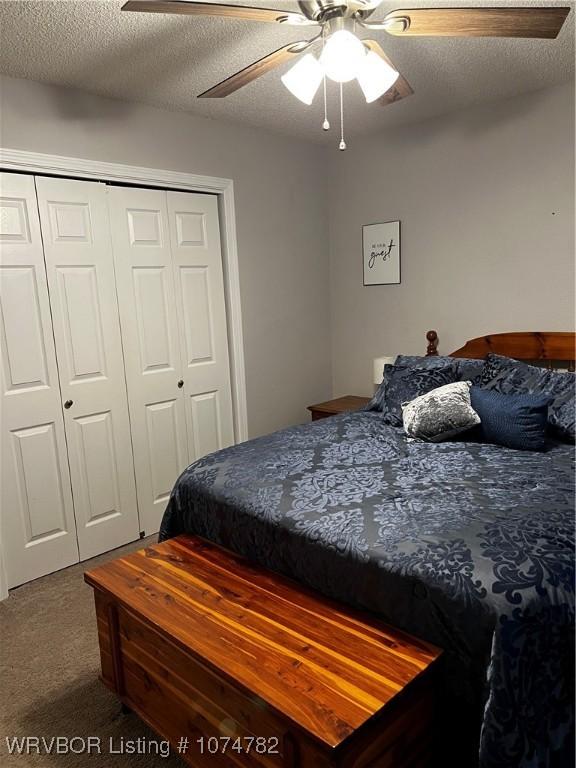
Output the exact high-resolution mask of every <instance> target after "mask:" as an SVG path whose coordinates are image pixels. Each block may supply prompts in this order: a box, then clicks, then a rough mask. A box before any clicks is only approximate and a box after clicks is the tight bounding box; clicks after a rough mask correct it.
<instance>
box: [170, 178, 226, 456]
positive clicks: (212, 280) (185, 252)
mask: <svg viewBox="0 0 576 768" xmlns="http://www.w3.org/2000/svg"><path fill="white" fill-rule="evenodd" d="M167 198H168V216H169V219H170V237H171V242H172V254H173V264H174V280H175V285H176V309H177V313H178V319H179V330H180V345H181V349H182V356H183V379H184V393H185V397H186V420H187V426H188V449H189V459H190V461H194V460H196V459H199V458H200V457H202V456H204V455H206V454H207V453H211V452H212V451H215V450H218V449H219V448H224V447H226V446H228V445H231V444H232V443H233V442H234V427H233V416H232V396H231V388H230V363H229V354H228V332H227V327H226V304H225V297H224V275H223V269H222V257H221V250H220V225H219V220H218V202H217V198H216V197H215V196H214V195H202V194H191V193H184V192H168V193H167Z"/></svg>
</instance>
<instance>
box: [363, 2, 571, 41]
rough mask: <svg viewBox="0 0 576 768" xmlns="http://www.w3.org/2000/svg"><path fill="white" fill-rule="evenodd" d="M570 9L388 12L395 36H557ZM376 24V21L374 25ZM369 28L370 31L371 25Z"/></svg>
mask: <svg viewBox="0 0 576 768" xmlns="http://www.w3.org/2000/svg"><path fill="white" fill-rule="evenodd" d="M569 13H570V8H560V7H558V6H556V7H550V6H548V7H547V8H546V7H545V8H533V7H529V8H415V9H411V10H407V11H403V10H399V11H392V13H389V14H388V15H387V16H386V17H385V19H384V20H383V23H384V24H385V25H386V26H385V29H386V31H387V32H389V33H390V34H392V35H400V36H402V37H406V36H426V35H429V36H432V37H540V38H551V39H552V38H555V37H557V35H558V33H559V32H560V29H561V28H562V24H563V23H564V21H565V19H566V16H568V14H569ZM375 23H377V22H375ZM366 26H367V27H368V28H370V23H369V22H367V23H366Z"/></svg>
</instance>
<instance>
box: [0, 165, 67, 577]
mask: <svg viewBox="0 0 576 768" xmlns="http://www.w3.org/2000/svg"><path fill="white" fill-rule="evenodd" d="M0 301H1V308H2V313H1V325H2V328H1V332H2V335H1V342H2V395H3V396H2V419H1V426H2V455H1V459H2V478H1V481H2V508H1V520H0V522H1V523H2V526H1V530H0V537H1V538H0V540H1V542H2V548H3V555H4V566H5V569H6V574H7V577H8V586H10V587H13V586H16V585H18V584H22V583H23V582H25V581H29V580H30V579H35V578H37V577H38V576H42V575H43V574H45V573H49V572H50V571H55V570H57V569H58V568H64V567H65V566H67V565H70V564H71V563H75V562H78V544H77V539H76V524H75V520H74V507H73V503H72V490H71V486H70V473H69V469H68V453H67V448H66V437H65V434H64V416H63V411H62V404H61V395H60V385H59V381H58V368H57V365H56V351H55V348H54V337H53V335H52V320H51V317H50V303H49V300H48V286H47V283H46V272H45V267H44V253H43V250H42V237H41V234H40V221H39V218H38V206H37V202H36V190H35V187H34V178H33V177H32V176H22V175H18V174H12V173H3V174H0Z"/></svg>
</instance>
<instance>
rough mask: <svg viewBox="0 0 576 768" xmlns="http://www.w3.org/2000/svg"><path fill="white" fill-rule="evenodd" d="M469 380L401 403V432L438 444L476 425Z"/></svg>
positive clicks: (477, 419) (476, 420)
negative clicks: (402, 424) (402, 427)
mask: <svg viewBox="0 0 576 768" xmlns="http://www.w3.org/2000/svg"><path fill="white" fill-rule="evenodd" d="M471 386H472V384H471V382H469V381H456V382H453V383H452V384H445V385H444V386H443V387H438V389H433V390H432V391H431V392H428V393H427V394H425V395H420V397H417V398H416V399H415V400H412V401H411V402H409V403H402V419H403V421H404V431H405V432H406V434H407V435H408V436H409V437H418V438H420V439H421V440H427V441H428V442H431V443H439V442H440V441H441V440H448V439H449V438H450V437H454V436H455V435H458V434H460V432H465V431H466V430H467V429H472V427H475V426H477V425H478V424H480V417H479V416H478V414H477V413H476V411H475V410H474V409H473V408H472V405H471V403H470V387H471Z"/></svg>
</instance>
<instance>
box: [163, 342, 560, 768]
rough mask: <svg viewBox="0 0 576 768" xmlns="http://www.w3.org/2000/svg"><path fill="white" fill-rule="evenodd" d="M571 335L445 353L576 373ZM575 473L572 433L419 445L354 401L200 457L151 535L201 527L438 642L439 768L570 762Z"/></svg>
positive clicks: (472, 345) (432, 348) (523, 767)
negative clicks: (522, 442) (566, 437)
mask: <svg viewBox="0 0 576 768" xmlns="http://www.w3.org/2000/svg"><path fill="white" fill-rule="evenodd" d="M427 338H428V341H429V347H428V353H429V354H430V355H434V354H435V353H436V352H437V343H438V337H437V335H436V334H435V332H429V333H428V334H427ZM574 338H575V337H574V334H571V333H570V334H568V333H567V334H561V333H548V334H545V333H525V334H517V333H516V334H497V335H494V336H487V337H482V338H478V339H473V340H471V341H470V342H468V343H467V344H466V345H465V346H464V347H462V348H461V349H459V350H457V351H456V352H455V353H453V356H455V357H457V358H458V357H460V358H479V359H480V358H483V357H484V356H485V355H486V354H487V352H490V351H492V352H497V353H499V354H504V355H507V356H510V357H513V358H517V359H522V360H530V361H538V362H540V363H543V364H545V365H552V364H553V363H552V361H566V362H568V364H569V367H570V368H572V369H573V359H574ZM573 473H574V447H573V445H570V444H569V443H566V442H560V441H554V440H551V441H550V444H549V447H548V449H547V450H546V451H545V452H543V453H530V452H525V451H515V450H511V449H507V448H501V447H499V446H496V445H491V444H486V443H480V442H474V441H471V440H467V439H466V436H465V435H464V436H461V437H460V438H459V439H456V440H453V441H449V442H443V443H437V444H432V443H422V442H418V441H411V440H408V439H407V438H406V436H405V435H404V433H403V430H402V429H401V428H398V427H393V426H389V425H385V424H383V422H382V419H381V418H380V414H379V413H374V412H371V411H366V410H362V411H356V412H350V413H344V414H341V415H339V416H334V417H332V418H329V419H324V420H321V421H316V422H313V423H311V424H305V425H300V426H296V427H292V428H289V429H285V430H282V431H280V432H276V433H274V434H272V435H268V436H265V437H261V438H258V439H256V440H251V441H248V442H246V443H242V444H239V445H236V446H233V447H230V448H227V449H225V450H222V451H219V452H217V453H214V454H211V455H209V456H206V457H204V458H203V459H201V460H199V461H197V462H196V463H195V464H193V465H192V466H190V467H189V468H188V469H187V470H186V471H185V472H184V473H183V474H182V475H181V477H180V478H179V480H178V481H177V483H176V485H175V487H174V489H173V492H172V495H171V498H170V502H169V504H168V507H167V510H166V513H165V516H164V519H163V522H162V528H161V532H160V539H161V540H164V539H166V538H170V537H172V536H176V535H179V534H181V533H190V534H196V535H199V536H202V537H204V538H206V539H208V540H210V541H213V542H216V543H218V544H220V545H222V546H224V547H226V548H228V549H230V550H232V551H234V552H237V553H239V554H242V555H244V556H246V557H248V558H249V559H251V560H252V561H254V562H257V563H258V564H260V565H263V566H265V567H267V568H269V569H271V570H274V571H277V572H280V573H283V574H286V575H288V576H291V577H292V578H294V579H296V580H298V581H300V582H302V583H305V584H307V585H308V586H311V587H313V588H314V589H317V590H319V591H320V592H322V593H324V594H326V595H328V596H330V597H333V598H336V599H338V600H341V601H343V602H345V603H348V604H351V605H353V606H355V607H359V608H361V609H364V610H366V611H370V612H373V613H374V614H376V615H377V616H378V617H380V618H382V619H384V620H385V621H386V622H388V623H390V624H392V625H394V626H396V627H398V628H399V629H402V630H404V631H407V632H409V633H411V634H413V635H415V636H417V637H420V638H422V639H425V640H427V641H429V642H431V643H434V644H435V645H438V646H439V647H441V648H443V649H444V651H445V653H444V670H443V674H442V684H441V686H442V691H441V696H442V718H441V728H442V729H443V734H442V741H443V743H444V745H445V747H444V748H443V750H442V756H441V764H442V765H444V766H451V765H454V766H456V765H457V766H459V768H462V767H463V766H474V765H480V766H481V767H482V768H496V766H502V767H503V766H506V767H507V768H535V767H536V766H538V767H540V766H542V768H543V767H544V766H547V767H548V768H568V766H572V765H573V764H574V754H573V751H572V745H573V733H574V730H573V729H574V717H573V690H572V680H573V670H572V669H571V668H570V662H571V660H572V659H573V643H574V525H573V519H574V480H573V478H574V474H573Z"/></svg>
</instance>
